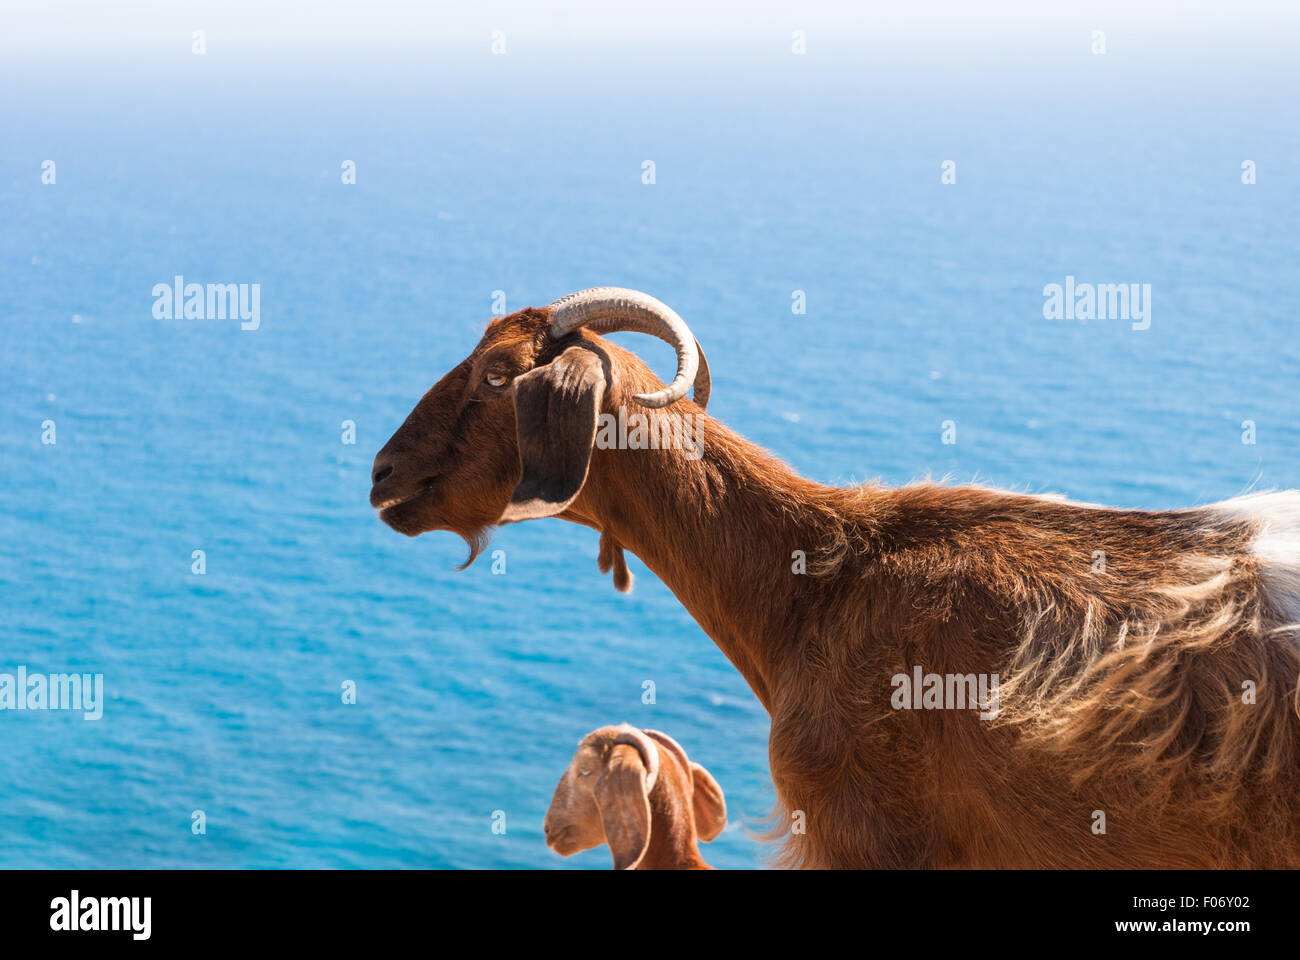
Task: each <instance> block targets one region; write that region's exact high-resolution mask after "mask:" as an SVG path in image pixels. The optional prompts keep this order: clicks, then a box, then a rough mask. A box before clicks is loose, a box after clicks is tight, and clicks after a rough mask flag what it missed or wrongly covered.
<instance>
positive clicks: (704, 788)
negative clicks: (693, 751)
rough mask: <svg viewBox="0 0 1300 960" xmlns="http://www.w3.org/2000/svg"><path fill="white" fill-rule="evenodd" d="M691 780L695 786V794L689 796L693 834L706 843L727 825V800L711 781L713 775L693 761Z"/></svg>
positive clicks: (716, 782)
mask: <svg viewBox="0 0 1300 960" xmlns="http://www.w3.org/2000/svg"><path fill="white" fill-rule="evenodd" d="M691 780H692V782H693V784H694V786H695V792H694V794H692V796H691V804H692V806H693V807H694V809H695V832H696V833H697V834H699V837H700V839H701V840H704V841H705V842H708V841H709V840H712V839H713V838H714V837H716V836H717V835H718V834H720V833H721V832H722V828H723V827H725V826H726V825H727V800H726V798H725V797H723V795H722V787H720V786H718V781H716V780H714V779H713V774H711V773H709V771H707V770H705V769H704V768H703V767H702V766H700V765H699V764H698V763H695V762H693V761H692V763H691Z"/></svg>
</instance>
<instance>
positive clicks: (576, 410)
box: [499, 347, 605, 523]
mask: <svg viewBox="0 0 1300 960" xmlns="http://www.w3.org/2000/svg"><path fill="white" fill-rule="evenodd" d="M604 395H605V370H604V366H603V364H602V362H601V358H600V357H599V356H598V355H597V354H595V353H593V352H592V351H591V350H588V349H586V348H584V347H570V348H569V349H568V350H565V351H564V353H562V354H560V355H559V356H558V357H556V358H555V359H554V360H552V361H551V362H550V363H548V364H546V365H545V366H541V367H538V368H537V369H535V370H530V371H529V372H528V373H526V374H524V375H523V376H522V377H519V378H518V379H517V380H516V381H515V429H516V432H517V434H518V437H519V463H520V466H521V467H522V468H523V476H522V477H521V479H520V481H519V485H518V486H517V487H515V492H514V493H513V494H512V495H511V497H510V503H509V504H507V506H506V509H505V512H504V513H502V514H501V520H500V521H499V522H501V523H508V522H510V521H514V520H534V519H536V518H538V517H553V516H555V515H556V514H557V513H563V512H564V511H565V510H567V509H568V507H569V504H571V503H573V501H574V500H575V499H577V496H578V494H579V493H580V492H582V485H583V484H584V483H586V481H587V467H588V466H589V465H590V463H591V447H592V444H593V443H594V442H595V439H596V421H597V418H598V417H599V415H600V403H601V400H602V399H603V398H604Z"/></svg>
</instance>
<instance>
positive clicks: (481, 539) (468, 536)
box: [452, 527, 492, 573]
mask: <svg viewBox="0 0 1300 960" xmlns="http://www.w3.org/2000/svg"><path fill="white" fill-rule="evenodd" d="M452 532H453V533H455V534H456V535H457V536H458V537H460V538H461V539H462V540H464V541H465V546H467V547H469V556H468V557H466V558H465V562H464V563H462V564H461V565H460V566H459V567H457V568H456V572H457V573H459V572H460V571H462V570H468V569H469V568H470V566H471V565H473V563H474V561H475V560H477V559H478V556H479V554H480V553H482V552H483V551H484V550H486V549H487V545H488V543H490V542H491V540H492V529H491V528H490V527H479V528H478V529H477V530H471V531H469V532H468V533H466V532H465V531H462V530H453V531H452Z"/></svg>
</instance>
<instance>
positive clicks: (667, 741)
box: [641, 727, 693, 782]
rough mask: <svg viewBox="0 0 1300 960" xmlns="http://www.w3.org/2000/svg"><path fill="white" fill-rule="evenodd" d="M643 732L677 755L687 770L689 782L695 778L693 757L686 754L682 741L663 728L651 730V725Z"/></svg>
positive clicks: (683, 767)
mask: <svg viewBox="0 0 1300 960" xmlns="http://www.w3.org/2000/svg"><path fill="white" fill-rule="evenodd" d="M641 732H642V733H644V734H645V735H646V736H647V737H649V738H650V739H651V740H658V741H659V742H660V743H662V744H663V745H664V746H665V747H667V748H668V750H669V752H670V753H672V754H673V756H675V757H676V758H677V759H678V760H679V761H680V762H681V765H682V769H683V770H685V771H686V779H687V781H688V782H689V781H690V780H692V779H693V778H692V771H691V759H690V757H688V756H686V751H685V750H683V749H682V745H681V744H680V743H678V742H677V741H676V740H674V739H673V738H672V737H670V736H668V734H666V733H664V732H663V731H661V730H651V729H650V728H649V727H646V728H645V729H644V730H642V731H641Z"/></svg>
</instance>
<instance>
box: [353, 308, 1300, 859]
mask: <svg viewBox="0 0 1300 960" xmlns="http://www.w3.org/2000/svg"><path fill="white" fill-rule="evenodd" d="M575 297H576V298H577V303H578V304H579V306H582V305H583V304H584V303H586V304H587V306H589V307H590V306H591V304H593V303H594V304H595V306H594V307H591V310H589V311H588V312H587V313H581V311H579V314H580V315H578V316H577V319H576V320H575V314H574V308H573V302H574V299H575V298H572V297H571V298H565V300H564V301H558V302H557V303H556V304H554V305H552V307H551V308H547V309H527V310H523V311H520V312H519V313H515V314H512V315H510V316H508V317H502V318H500V319H497V320H495V321H493V322H492V323H491V324H490V325H489V327H488V329H487V332H486V334H485V335H484V336H483V339H482V340H481V341H480V343H479V345H478V346H477V347H476V348H475V349H474V351H473V352H472V353H471V354H470V355H469V357H468V358H466V360H465V361H464V362H462V363H461V364H460V365H458V366H457V367H456V368H455V369H454V370H452V371H451V372H450V373H448V374H447V375H446V376H444V377H443V378H442V379H441V380H440V381H439V382H438V383H437V384H436V385H435V386H434V387H433V388H432V389H431V390H430V391H429V392H428V393H427V394H426V395H425V396H424V398H423V399H422V400H421V401H420V402H419V403H418V404H417V405H416V407H415V409H414V410H413V411H412V413H411V414H410V416H409V417H408V418H407V420H406V422H405V423H404V424H403V425H402V426H401V428H400V429H399V430H398V431H397V432H396V433H395V434H394V436H393V437H392V439H391V440H389V442H388V443H387V444H386V445H385V447H384V448H383V450H381V451H380V453H379V455H378V456H377V457H376V459H375V473H374V481H375V484H374V488H373V490H372V492H371V502H372V504H373V505H374V506H375V507H377V508H379V509H380V516H381V518H382V519H383V520H384V522H386V523H387V524H389V525H390V526H391V527H393V528H394V529H396V530H398V531H401V532H402V533H405V534H408V535H410V536H415V535H417V534H420V533H422V532H424V531H428V530H451V531H454V532H456V533H457V534H459V535H461V536H462V537H464V538H465V540H466V541H467V542H468V543H469V545H470V558H469V560H468V561H467V563H469V562H472V560H473V559H474V557H475V556H476V555H477V554H478V552H479V551H480V550H481V549H482V547H483V545H484V543H485V541H486V538H487V535H488V531H489V530H490V528H491V527H492V526H493V525H496V524H500V523H503V522H511V521H516V520H521V519H528V518H531V517H541V516H558V517H560V518H562V519H565V520H569V521H572V522H575V523H580V524H584V525H586V526H589V527H592V528H594V529H596V530H599V531H601V534H602V543H601V566H602V569H609V568H610V567H614V568H615V572H616V576H619V577H620V580H621V582H620V586H626V585H627V582H628V577H627V574H626V567H625V566H622V556H621V551H622V548H624V547H626V548H627V549H630V550H632V551H633V552H634V553H635V554H636V555H637V556H638V557H640V558H641V559H642V560H643V561H644V562H645V564H646V565H647V566H648V567H649V568H650V569H651V570H653V571H654V572H655V573H656V574H657V575H658V576H659V578H660V579H661V580H662V581H663V582H664V583H665V584H667V585H668V587H669V588H670V589H671V590H672V591H673V592H674V593H675V594H676V596H677V598H678V599H679V600H680V601H681V602H682V604H683V605H684V606H685V607H686V609H687V610H689V611H690V613H691V614H692V615H693V616H694V617H695V619H696V620H697V621H698V623H699V624H700V626H701V627H702V628H703V629H704V631H705V632H706V633H707V634H708V635H709V636H710V637H711V638H712V639H713V640H714V642H715V643H716V644H717V645H718V646H719V647H720V648H721V650H722V651H723V653H725V654H726V656H727V657H728V658H729V659H730V660H731V662H732V663H733V664H734V665H735V666H736V668H737V669H738V670H739V671H740V672H741V674H742V675H743V676H744V677H745V679H746V681H747V682H748V683H749V685H750V687H751V688H752V689H753V691H754V693H755V695H756V696H757V697H758V699H759V700H760V701H761V702H762V704H763V706H764V707H765V708H766V709H767V710H768V712H769V713H770V715H771V721H772V723H771V739H770V744H769V761H770V766H771V772H772V779H773V782H774V784H775V786H776V790H777V797H778V807H777V811H776V812H775V813H774V818H775V819H776V821H777V822H776V825H775V827H774V829H773V836H774V837H775V836H779V835H782V834H787V835H788V840H787V842H786V844H785V846H784V848H783V850H782V854H781V856H780V858H779V862H780V863H782V864H785V865H800V866H809V867H888V866H905V867H1258V866H1292V867H1294V866H1300V791H1298V790H1297V787H1300V722H1298V718H1297V711H1298V710H1300V699H1298V694H1297V678H1300V647H1298V646H1297V643H1298V641H1300V625H1298V624H1297V621H1300V493H1297V492H1295V491H1291V492H1285V493H1276V494H1258V495H1254V496H1250V497H1242V498H1239V499H1237V500H1233V501H1228V502H1227V503H1224V504H1217V505H1212V506H1207V507H1200V508H1196V509H1188V510H1176V511H1167V512H1165V511H1138V510H1116V509H1109V508H1104V507H1097V506H1091V505H1084V504H1075V503H1069V502H1065V501H1061V500H1055V499H1051V498H1047V497H1038V496H1027V495H1021V494H1012V493H1001V492H996V491H992V490H986V489H980V488H971V487H945V486H941V485H935V484H921V485H915V486H908V487H903V488H900V489H890V488H886V487H883V486H879V485H865V486H861V487H855V488H851V489H842V488H834V487H827V486H823V485H821V484H817V483H813V482H810V481H808V480H805V479H803V478H801V477H799V476H797V475H796V474H795V473H794V472H793V471H791V470H790V469H789V468H788V467H787V466H786V465H785V464H783V463H781V462H780V461H778V460H776V459H775V458H773V457H772V456H770V455H769V454H767V453H766V452H764V451H763V450H760V449H759V448H757V447H755V446H754V445H753V444H751V443H749V442H748V441H746V440H745V439H743V438H742V437H740V436H738V435H737V434H735V433H734V432H732V431H730V430H728V429H727V428H726V427H725V426H724V425H723V424H722V423H721V422H719V421H718V420H716V419H714V418H712V417H710V416H708V415H707V414H706V413H705V412H704V410H703V408H702V406H701V405H700V404H699V403H693V402H692V401H690V400H688V399H686V398H684V397H683V396H682V394H683V393H684V392H685V388H686V386H687V385H689V382H690V380H691V377H693V376H697V375H698V376H699V379H698V380H697V382H696V397H697V399H701V400H702V397H701V394H702V393H703V395H704V396H707V388H708V378H707V366H704V365H703V364H702V362H701V361H702V358H700V356H699V354H698V352H697V350H693V349H692V347H693V338H692V337H691V336H690V334H689V331H685V332H684V333H683V331H684V330H685V328H684V324H681V321H680V318H677V317H676V315H675V314H672V313H671V311H669V310H667V308H666V307H663V305H662V304H658V303H657V301H651V300H649V298H645V297H644V295H637V294H632V293H630V292H628V291H617V290H616V291H612V292H611V291H610V290H608V289H602V290H598V291H595V292H594V293H589V294H582V295H575ZM584 297H586V298H587V300H586V301H584V299H583V298H584ZM637 297H640V298H641V299H640V300H637V299H636V298H637ZM598 308H599V309H598ZM584 309H585V308H584ZM656 311H657V312H656ZM657 318H662V319H663V322H662V323H659V324H658V325H656V323H657ZM613 329H639V330H642V331H643V332H653V333H656V334H657V335H659V336H661V337H663V338H665V339H668V340H669V341H670V342H672V343H673V344H674V346H675V348H676V349H677V352H678V355H679V370H678V375H677V377H676V378H675V379H674V382H673V384H672V385H670V387H668V388H662V385H661V383H660V381H659V380H658V379H657V378H656V377H655V376H654V374H653V373H652V372H651V371H650V370H649V369H648V368H647V367H646V366H645V364H644V363H642V362H641V361H640V360H639V359H638V358H637V357H636V356H634V355H633V354H631V353H629V352H628V351H626V350H624V349H622V348H620V347H618V346H616V345H615V344H613V343H611V342H609V341H607V340H604V339H602V338H601V337H599V336H597V335H596V334H598V333H602V332H608V331H610V330H613ZM665 405H667V409H665ZM629 411H630V412H632V413H635V414H640V415H641V416H642V417H644V418H645V419H646V421H647V422H648V423H649V424H650V425H651V427H652V429H656V428H665V429H666V428H667V427H668V426H671V423H670V421H671V420H672V418H674V417H677V418H680V417H683V416H684V415H687V414H689V415H690V416H691V417H693V418H696V420H695V424H696V427H697V429H696V434H695V435H696V437H697V438H702V442H701V443H698V444H697V445H696V447H697V449H691V448H684V447H683V445H680V444H679V445H672V444H668V445H663V444H660V445H659V446H658V447H657V448H651V449H646V448H644V447H643V446H642V445H640V444H638V445H635V447H634V445H632V444H626V445H624V444H613V445H611V444H610V443H607V442H606V443H601V442H598V441H599V439H600V438H599V436H598V428H600V429H604V427H602V426H601V425H602V423H603V424H604V425H605V426H608V425H609V423H610V420H609V417H618V416H620V415H622V416H624V417H625V418H626V419H627V420H628V421H630V420H631V419H632V416H631V413H629ZM602 415H608V416H602ZM620 422H621V421H620ZM620 567H621V568H622V572H621V573H620V571H619V568H620ZM954 677H956V678H958V684H957V689H956V690H955V691H954V689H953V686H954V684H953V683H952V678H954ZM977 677H980V678H984V677H989V678H993V679H996V681H997V686H996V688H994V689H996V699H997V703H996V709H985V710H984V711H983V712H982V713H979V712H977V711H976V710H974V709H960V708H954V709H933V708H934V707H943V706H947V707H960V706H962V705H963V703H960V702H956V701H954V700H953V694H954V693H956V694H958V695H960V694H961V693H962V689H961V683H962V681H963V680H964V679H965V678H969V681H971V683H970V688H971V690H972V693H971V700H973V699H974V692H973V690H974V683H973V681H974V680H975V679H976V678H977ZM931 678H937V686H938V689H937V695H936V683H935V682H932V680H931ZM945 678H947V679H946V680H945ZM915 681H919V683H916V684H915V685H916V686H918V687H921V686H923V687H924V688H925V691H924V694H923V693H922V691H921V690H920V689H916V690H910V689H909V688H910V687H912V686H913V685H914V683H915ZM945 683H946V684H947V688H946V689H945V687H944V685H945ZM964 705H965V706H967V707H969V706H971V705H972V704H971V703H970V702H965V703H964ZM918 706H919V707H922V709H912V708H913V707H918ZM984 706H986V707H987V706H988V705H987V704H984ZM903 707H906V708H907V709H902V708H903ZM927 707H929V708H931V709H925V708H927Z"/></svg>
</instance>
